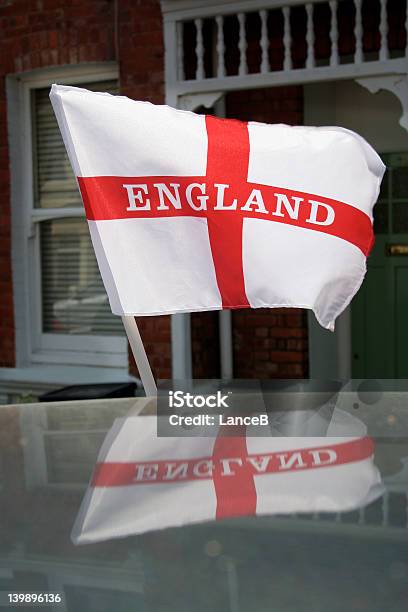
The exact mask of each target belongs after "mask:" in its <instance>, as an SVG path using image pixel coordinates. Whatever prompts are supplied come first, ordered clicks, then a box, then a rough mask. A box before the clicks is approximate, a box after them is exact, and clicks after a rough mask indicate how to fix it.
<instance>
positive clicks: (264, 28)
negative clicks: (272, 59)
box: [259, 10, 270, 74]
mask: <svg viewBox="0 0 408 612" xmlns="http://www.w3.org/2000/svg"><path fill="white" fill-rule="evenodd" d="M259 17H260V18H261V51H262V60H261V72H262V73H263V74H265V73H266V72H269V71H270V65H269V56H268V50H269V40H268V13H267V11H265V10H263V11H259Z"/></svg>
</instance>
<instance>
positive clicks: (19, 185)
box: [7, 62, 128, 370]
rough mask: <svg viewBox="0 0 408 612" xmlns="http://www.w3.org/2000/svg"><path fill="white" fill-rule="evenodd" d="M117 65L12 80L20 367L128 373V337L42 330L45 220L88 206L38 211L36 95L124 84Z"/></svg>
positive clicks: (78, 215) (96, 65)
mask: <svg viewBox="0 0 408 612" xmlns="http://www.w3.org/2000/svg"><path fill="white" fill-rule="evenodd" d="M118 76H119V75H118V67H117V64H116V63H114V62H104V63H89V64H82V65H77V66H64V67H58V68H50V69H45V70H38V71H33V72H30V73H24V74H21V75H18V76H12V77H8V79H7V81H8V83H7V93H8V115H9V144H10V158H11V159H10V166H11V208H12V267H13V297H14V310H15V328H16V366H17V367H19V366H20V367H22V366H29V365H35V364H61V365H91V366H105V367H117V368H122V369H125V368H126V370H127V365H128V352H127V339H126V335H125V332H123V336H102V335H101V336H98V335H81V336H80V335H78V336H74V335H69V334H52V333H44V332H43V331H42V298H41V296H42V294H41V266H40V238H39V234H40V221H45V220H48V219H58V218H65V217H70V218H73V217H76V218H85V212H84V209H83V207H77V208H75V207H72V208H64V209H53V210H50V209H39V208H35V207H34V176H33V174H34V173H33V139H32V102H31V100H32V91H33V90H35V89H40V88H44V87H48V86H50V85H51V84H52V83H63V84H68V85H79V86H80V85H81V84H83V83H90V82H97V81H105V80H110V79H118Z"/></svg>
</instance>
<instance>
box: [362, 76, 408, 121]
mask: <svg viewBox="0 0 408 612" xmlns="http://www.w3.org/2000/svg"><path fill="white" fill-rule="evenodd" d="M407 68H408V66H407ZM356 82H357V83H358V84H359V85H361V86H362V87H365V88H366V89H368V91H370V92H371V93H377V92H378V91H380V90H381V89H385V90H387V91H390V92H391V93H393V94H394V95H395V96H396V97H397V98H398V100H399V101H400V102H401V106H402V115H401V117H400V120H399V123H400V125H401V127H403V128H404V129H405V130H407V132H408V74H406V73H405V74H388V75H381V76H373V77H364V78H362V79H356Z"/></svg>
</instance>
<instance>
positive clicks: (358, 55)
mask: <svg viewBox="0 0 408 612" xmlns="http://www.w3.org/2000/svg"><path fill="white" fill-rule="evenodd" d="M354 5H355V7H356V22H355V27H354V37H355V40H356V49H355V53H354V63H355V64H361V62H362V61H363V25H362V20H361V0H354Z"/></svg>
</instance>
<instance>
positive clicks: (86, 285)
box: [41, 218, 123, 335]
mask: <svg viewBox="0 0 408 612" xmlns="http://www.w3.org/2000/svg"><path fill="white" fill-rule="evenodd" d="M41 279H42V304H43V331H44V332H48V333H61V334H98V335H104V334H114V335H123V328H122V322H121V318H120V317H118V316H115V315H113V314H112V313H111V310H110V306H109V302H108V297H107V295H106V292H105V288H104V286H103V283H102V279H101V277H100V274H99V269H98V265H97V262H96V258H95V255H94V252H93V247H92V243H91V239H90V236H89V230H88V226H87V222H86V221H85V219H77V218H75V219H54V220H52V221H43V222H42V223H41Z"/></svg>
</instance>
